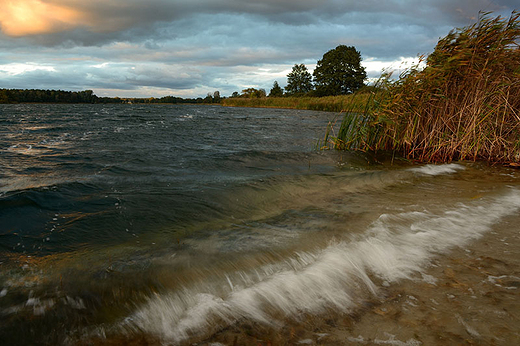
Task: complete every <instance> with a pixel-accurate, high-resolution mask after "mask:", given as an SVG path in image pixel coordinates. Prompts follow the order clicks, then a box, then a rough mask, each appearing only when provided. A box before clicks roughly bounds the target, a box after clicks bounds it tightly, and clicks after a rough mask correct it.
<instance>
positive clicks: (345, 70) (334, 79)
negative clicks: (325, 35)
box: [313, 45, 367, 96]
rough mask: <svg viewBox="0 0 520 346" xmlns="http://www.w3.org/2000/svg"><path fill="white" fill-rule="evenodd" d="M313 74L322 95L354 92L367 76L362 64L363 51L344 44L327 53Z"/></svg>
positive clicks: (319, 93) (317, 89) (317, 88)
mask: <svg viewBox="0 0 520 346" xmlns="http://www.w3.org/2000/svg"><path fill="white" fill-rule="evenodd" d="M313 74H314V82H315V84H316V91H317V92H318V95H320V96H326V95H345V94H350V93H353V92H354V91H356V90H358V89H359V88H361V87H362V86H363V85H364V84H363V81H364V80H365V78H366V77H367V74H366V72H365V68H364V67H363V66H361V53H359V52H358V51H357V50H356V48H354V47H352V46H349V47H347V46H344V45H340V46H337V47H336V48H335V49H331V50H329V51H328V52H327V53H325V54H324V55H323V58H322V59H321V60H319V61H318V64H317V65H316V69H315V70H314V73H313Z"/></svg>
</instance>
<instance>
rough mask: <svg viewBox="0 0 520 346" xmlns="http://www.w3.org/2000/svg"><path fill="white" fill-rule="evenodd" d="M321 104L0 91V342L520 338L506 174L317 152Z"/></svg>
mask: <svg viewBox="0 0 520 346" xmlns="http://www.w3.org/2000/svg"><path fill="white" fill-rule="evenodd" d="M334 116H335V115H334V114H330V113H320V112H308V111H294V110H267V109H241V108H223V107H210V106H204V107H200V106H166V105H161V106H137V105H114V106H112V105H111V106H103V105H2V106H0V262H1V264H0V268H1V275H0V318H1V323H0V343H1V344H13V345H14V344H67V345H68V344H82V343H83V344H121V343H125V342H133V343H134V344H143V343H152V344H191V343H194V342H198V343H204V342H206V343H211V342H217V341H218V342H220V343H223V344H255V345H256V344H258V343H261V344H262V343H266V342H270V343H272V344H282V343H285V344H294V343H311V344H312V343H318V344H324V343H330V344H338V343H339V344H351V343H354V344H356V343H357V344H367V343H370V342H373V343H376V344H377V343H387V344H388V343H390V344H399V342H401V343H402V344H417V345H418V344H432V343H433V344H435V343H439V344H442V342H443V341H451V342H454V343H457V342H461V341H460V340H471V341H472V342H478V343H495V344H508V343H509V342H511V341H517V340H520V334H519V329H520V328H519V327H518V326H520V323H518V321H519V319H520V315H519V314H518V313H517V312H514V311H509V310H511V309H510V307H514V306H520V303H519V299H518V298H519V295H518V289H520V268H519V267H518V265H519V264H520V244H519V243H520V242H519V237H520V217H519V216H518V211H519V209H520V188H519V185H520V179H519V178H520V175H519V174H518V172H517V171H515V170H511V169H507V168H502V167H488V166H486V165H483V164H475V163H457V164H446V165H437V166H432V165H412V164H409V163H404V161H402V160H395V159H392V158H391V157H390V158H383V157H378V158H377V159H375V158H373V157H371V156H369V155H364V154H361V153H338V152H332V151H317V150H316V149H315V148H316V143H317V140H318V139H319V138H320V137H321V136H322V135H323V133H324V129H325V127H326V124H327V122H328V121H330V120H332V119H333V118H334ZM488 238H489V239H488ZM497 242H498V243H497ZM506 243H507V245H504V244H506ZM490 244H491V245H490ZM493 244H495V245H494V247H493V246H492V245H493ZM490 247H491V248H493V249H494V250H493V251H491V252H490V250H489V249H490ZM484 253H485V254H484ZM450 256H451V257H450ZM457 256H459V257H460V256H462V258H466V259H465V260H464V261H467V262H466V263H473V262H471V261H478V260H479V258H488V259H491V260H493V261H498V262H497V263H501V264H503V265H502V266H496V268H495V267H493V268H487V269H486V270H484V269H482V268H484V267H485V266H483V265H477V264H478V263H477V262H475V264H474V266H473V267H474V270H473V269H472V268H473V267H471V266H468V265H466V266H465V267H461V268H460V270H459V271H457V268H456V266H454V264H453V263H451V262H449V261H448V260H446V258H458V257H457ZM491 260H488V262H489V261H491ZM443 261H444V262H443ZM486 263H487V262H486ZM439 268H443V269H442V270H441V269H439ZM468 268H470V269H468ZM448 269H449V270H448ZM436 271H437V272H436ZM443 275H444V276H443ZM480 276H482V278H481V277H480ZM443 279H445V280H448V282H451V281H449V280H452V281H453V280H454V281H453V282H455V283H456V285H455V284H453V282H452V284H451V286H450V285H448V284H445V285H441V284H440V282H441V281H442V280H443ZM480 279H482V280H480ZM464 280H465V281H464ZM462 281H464V282H462ZM482 282H485V283H486V284H487V285H488V286H489V287H487V286H486V287H484V288H482V287H481V286H482V285H483V284H482ZM457 285H459V286H457ZM479 285H480V286H479ZM497 285H498V286H497ZM446 287H451V288H453V287H455V288H460V287H463V290H464V292H465V293H467V294H468V297H469V298H467V300H468V301H466V300H464V299H462V298H460V297H459V296H457V295H456V294H454V292H445V291H446ZM479 289H481V290H480V291H479ZM405 291H406V292H408V293H407V294H404V293H403V292H405ZM396 292H397V293H396ZM439 292H442V293H439ZM468 292H469V293H468ZM394 293H395V294H397V295H401V297H404V298H402V301H400V304H401V305H398V306H399V307H397V308H396V305H395V304H394V305H392V307H388V306H386V305H385V304H388V299H389V297H392V295H393V294H394ZM397 295H396V296H397ZM438 295H442V297H444V298H443V299H444V300H445V301H443V300H442V298H439V296H438ZM480 295H481V296H482V297H490V300H489V301H486V300H485V299H479V297H480ZM451 296H453V297H454V298H451ZM409 297H413V298H409ZM421 297H422V298H421ZM446 297H447V298H446ZM472 297H476V298H472ZM457 298H460V302H459V303H458V304H459V306H460V311H458V312H456V313H452V314H450V313H448V312H449V311H453V308H452V306H453V304H454V301H456V300H457ZM414 299H415V300H414ZM421 299H422V301H424V302H430V305H431V306H425V307H422V308H421V310H420V313H419V312H417V311H415V312H414V311H410V309H411V308H414V307H415V308H416V307H417V306H420V303H419V302H418V301H417V300H421ZM432 301H434V302H435V303H433V302H432ZM468 306H469V307H471V308H470V309H469V310H471V311H472V314H468V313H467V311H468ZM377 309H379V310H377ZM391 309H397V310H398V312H399V313H398V314H390V313H387V312H386V311H391ZM493 309H495V310H497V311H498V312H494V311H495V310H493ZM508 309H509V310H508ZM517 310H518V309H517ZM475 311H477V312H479V311H480V313H475ZM490 311H491V312H490ZM504 311H506V312H504ZM441 312H442V313H441ZM484 312H486V313H484ZM436 313H438V314H439V315H438V316H437V315H435V316H434V317H435V318H433V317H432V316H433V315H432V314H436ZM359 314H361V316H364V317H363V318H361V319H359V318H357V319H356V322H355V323H354V324H352V323H350V322H349V323H350V324H349V323H347V324H346V325H345V324H344V323H343V324H342V322H341V321H344V319H345V318H351V319H352V318H353V316H355V315H356V316H359ZM493 314H495V315H496V316H495V317H494V318H492V319H491V318H490V317H488V318H490V320H492V321H493V323H495V324H497V327H496V328H495V329H490V328H489V325H490V323H491V322H489V321H485V322H482V321H481V320H482V318H483V316H484V317H485V316H491V315H493ZM345 316H346V317H345ZM371 316H375V317H379V318H382V319H383V320H382V321H378V322H377V323H378V325H379V326H380V328H377V329H374V328H370V326H373V323H374V321H373V319H371ZM396 316H400V317H399V318H398V317H396ZM403 316H413V319H416V320H417V321H418V323H416V325H415V327H413V328H412V327H409V328H403V326H404V325H406V322H403V321H401V320H400V319H403V318H404V317H403ZM497 316H498V317H497ZM410 318H412V317H410ZM310 319H311V320H312V321H313V322H312V323H313V324H312V326H310V325H309V323H310V322H309V320H310ZM364 319H365V320H366V321H364ZM511 319H512V321H513V322H510V321H511ZM515 319H516V320H515ZM331 320H334V321H335V322H334V323H333V324H331V323H329V321H331ZM432 321H435V323H434V322H432ZM477 321H478V322H477ZM327 323H328V324H327ZM444 325H449V326H450V328H452V329H453V330H451V329H450V331H449V333H447V334H442V332H439V333H440V334H441V336H440V337H439V336H438V335H432V334H431V333H432V332H431V330H435V326H438V329H439V330H441V329H443V327H442V326H444ZM484 326H487V327H484ZM385 327H386V328H387V329H385ZM414 328H415V329H414ZM486 328H487V329H486ZM294 330H296V332H294ZM403 330H405V331H410V330H413V333H409V332H403ZM378 333H379V334H378ZM208 338H209V339H208ZM204 340H206V341H204ZM208 340H212V341H208ZM269 340H271V341H269Z"/></svg>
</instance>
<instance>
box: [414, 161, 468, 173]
mask: <svg viewBox="0 0 520 346" xmlns="http://www.w3.org/2000/svg"><path fill="white" fill-rule="evenodd" d="M463 169H465V167H464V166H463V165H460V164H457V163H449V164H443V165H425V166H422V167H418V168H411V169H410V171H412V172H416V173H421V174H425V175H441V174H451V173H456V172H457V171H461V170H463Z"/></svg>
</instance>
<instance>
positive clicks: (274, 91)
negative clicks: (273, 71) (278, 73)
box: [269, 81, 283, 97]
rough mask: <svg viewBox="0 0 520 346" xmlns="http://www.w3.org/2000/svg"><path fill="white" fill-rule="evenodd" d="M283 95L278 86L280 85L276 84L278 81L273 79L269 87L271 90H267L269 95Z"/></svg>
mask: <svg viewBox="0 0 520 346" xmlns="http://www.w3.org/2000/svg"><path fill="white" fill-rule="evenodd" d="M282 96H283V89H282V88H280V85H278V81H274V83H273V87H272V88H271V91H270V92H269V97H282Z"/></svg>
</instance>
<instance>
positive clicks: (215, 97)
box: [213, 90, 221, 103]
mask: <svg viewBox="0 0 520 346" xmlns="http://www.w3.org/2000/svg"><path fill="white" fill-rule="evenodd" d="M220 100H221V97H220V91H218V90H217V91H215V92H214V93H213V102H215V103H219V102H220Z"/></svg>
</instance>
